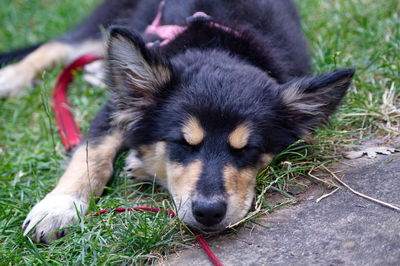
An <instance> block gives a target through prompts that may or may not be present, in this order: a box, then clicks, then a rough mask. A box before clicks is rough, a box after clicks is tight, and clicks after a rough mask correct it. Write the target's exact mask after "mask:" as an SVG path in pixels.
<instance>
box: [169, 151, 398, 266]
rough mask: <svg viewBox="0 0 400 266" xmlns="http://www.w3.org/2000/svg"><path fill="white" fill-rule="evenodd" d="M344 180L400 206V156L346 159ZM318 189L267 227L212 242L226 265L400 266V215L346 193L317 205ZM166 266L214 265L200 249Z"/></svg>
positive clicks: (268, 219) (266, 221)
mask: <svg viewBox="0 0 400 266" xmlns="http://www.w3.org/2000/svg"><path fill="white" fill-rule="evenodd" d="M338 168H339V169H340V170H341V171H342V172H341V174H339V175H340V176H342V175H344V176H345V177H344V181H345V182H346V183H347V184H348V185H350V186H351V187H353V188H354V189H355V190H358V191H359V192H363V193H365V194H367V195H369V196H371V197H374V198H377V199H380V200H383V201H386V202H389V203H394V204H398V205H400V154H399V153H395V154H392V155H388V156H382V155H380V156H378V157H377V158H375V159H367V158H360V159H356V160H345V161H344V162H343V163H342V164H340V165H339V166H338ZM322 193H323V192H322V191H321V189H320V188H319V187H318V186H314V187H313V188H312V189H309V190H308V191H307V192H306V195H305V196H304V197H303V198H304V199H303V200H302V201H300V202H299V203H297V204H295V205H292V206H289V207H284V208H282V209H279V210H277V211H275V212H273V213H272V214H269V215H266V216H265V217H262V218H260V219H259V221H260V222H261V223H263V224H267V228H265V227H261V226H255V227H254V228H242V229H241V230H239V232H238V233H237V234H228V235H220V236H217V237H214V238H212V239H209V240H208V243H209V244H210V245H212V249H213V251H214V252H215V254H216V256H217V257H218V258H219V259H220V260H221V262H222V263H223V264H224V265H400V212H398V211H395V210H392V209H389V208H387V207H384V206H381V205H379V204H376V203H374V202H371V201H368V200H366V199H363V198H360V197H358V196H356V195H354V194H353V193H351V192H350V191H349V190H347V189H340V190H338V191H337V192H336V193H335V194H333V195H331V196H330V197H328V198H325V199H323V200H321V201H320V202H319V203H316V202H315V200H316V199H317V198H318V197H319V196H321V194H322ZM164 263H165V264H167V265H211V263H210V262H209V260H208V258H207V257H206V255H205V254H204V252H203V251H202V250H201V249H200V248H199V247H198V246H196V247H193V248H190V249H187V250H183V251H181V252H180V253H178V254H175V255H173V256H171V257H170V258H168V260H167V261H166V262H164Z"/></svg>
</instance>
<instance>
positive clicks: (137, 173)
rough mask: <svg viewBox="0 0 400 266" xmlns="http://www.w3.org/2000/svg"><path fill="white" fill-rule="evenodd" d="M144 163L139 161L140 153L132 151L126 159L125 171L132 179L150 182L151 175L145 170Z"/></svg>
mask: <svg viewBox="0 0 400 266" xmlns="http://www.w3.org/2000/svg"><path fill="white" fill-rule="evenodd" d="M143 166H144V164H143V161H142V160H141V159H139V157H138V152H137V151H135V150H131V151H130V152H129V154H128V156H127V157H126V159H125V167H124V171H125V173H126V175H127V176H128V177H130V178H134V179H138V180H149V179H150V178H149V175H148V174H147V173H146V171H145V170H144V169H143Z"/></svg>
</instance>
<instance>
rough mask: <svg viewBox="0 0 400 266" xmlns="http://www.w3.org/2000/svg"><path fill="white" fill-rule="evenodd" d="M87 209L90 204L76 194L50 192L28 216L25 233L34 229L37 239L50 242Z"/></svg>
mask: <svg viewBox="0 0 400 266" xmlns="http://www.w3.org/2000/svg"><path fill="white" fill-rule="evenodd" d="M87 209H88V205H87V204H86V203H85V202H83V201H81V200H80V199H78V198H76V197H74V196H70V195H51V194H49V195H47V196H46V197H45V198H44V199H43V200H41V201H40V202H39V203H37V204H36V205H35V206H34V207H33V209H32V210H31V211H30V213H29V214H28V216H27V217H26V219H25V221H24V223H23V227H24V235H27V234H28V233H30V231H32V233H33V234H32V238H33V239H34V240H35V241H37V242H44V243H50V242H51V241H52V240H55V239H57V238H60V237H62V236H63V235H64V234H65V232H61V231H62V230H60V229H62V228H64V227H66V226H69V225H72V224H74V223H76V222H77V221H78V215H77V212H78V211H79V212H80V213H81V214H82V215H83V214H85V213H86V211H87ZM59 230H60V231H59ZM56 231H58V232H56Z"/></svg>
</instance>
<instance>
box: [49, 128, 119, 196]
mask: <svg viewBox="0 0 400 266" xmlns="http://www.w3.org/2000/svg"><path fill="white" fill-rule="evenodd" d="M122 139H123V138H122V134H121V132H119V131H115V132H114V133H113V134H111V135H108V136H106V137H104V139H103V140H102V141H101V142H100V143H97V144H96V145H91V144H88V146H87V145H85V144H82V145H81V146H79V147H78V148H77V150H76V151H75V153H74V154H73V156H72V159H71V162H70V164H69V166H68V168H67V170H66V171H65V173H64V175H63V176H62V177H61V179H60V181H59V182H58V184H57V186H56V188H55V189H54V190H53V191H52V192H51V193H50V194H52V195H55V194H56V195H60V194H68V195H72V196H76V197H78V198H79V199H81V200H83V201H85V202H88V200H89V198H90V195H91V193H93V194H94V195H95V196H96V197H98V196H100V195H101V193H102V192H103V189H104V186H105V185H106V184H107V182H108V180H109V179H110V177H111V174H112V171H113V161H114V158H115V156H116V155H117V152H118V150H119V148H120V147H121V144H122Z"/></svg>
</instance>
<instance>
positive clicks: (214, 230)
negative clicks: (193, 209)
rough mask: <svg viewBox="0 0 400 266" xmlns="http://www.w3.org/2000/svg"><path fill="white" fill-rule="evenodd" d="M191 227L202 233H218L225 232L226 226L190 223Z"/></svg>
mask: <svg viewBox="0 0 400 266" xmlns="http://www.w3.org/2000/svg"><path fill="white" fill-rule="evenodd" d="M190 227H191V228H193V229H194V230H196V231H198V232H200V233H202V234H206V235H216V234H218V233H221V232H223V231H224V230H225V229H226V227H223V226H221V227H218V226H215V227H205V226H201V225H190Z"/></svg>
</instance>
